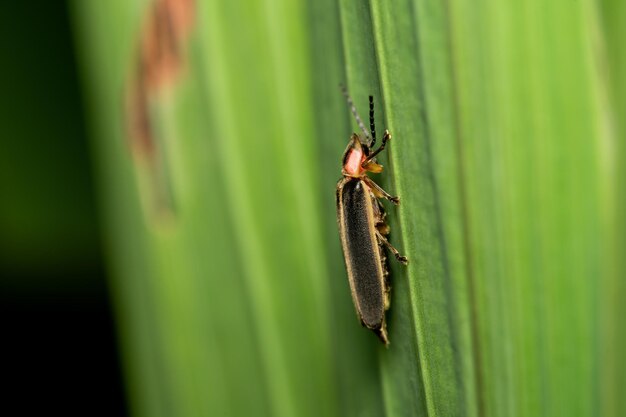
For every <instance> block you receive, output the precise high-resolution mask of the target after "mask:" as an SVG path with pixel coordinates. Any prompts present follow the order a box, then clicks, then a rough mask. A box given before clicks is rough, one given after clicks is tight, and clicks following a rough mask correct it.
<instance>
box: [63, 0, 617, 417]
mask: <svg viewBox="0 0 626 417" xmlns="http://www.w3.org/2000/svg"><path fill="white" fill-rule="evenodd" d="M156 1H157V0H155V1H148V0H141V1H140V0H137V1H131V2H127V1H122V0H112V1H108V2H83V1H75V2H74V3H73V4H74V11H75V22H76V33H77V46H78V48H79V51H80V52H81V56H82V61H81V62H82V72H83V74H84V80H85V82H84V85H85V94H86V96H87V97H88V101H89V104H90V106H89V107H90V114H91V120H90V124H91V127H92V131H93V136H94V140H93V154H94V160H95V161H96V164H97V168H98V173H99V181H100V195H101V207H102V213H103V216H104V224H105V235H106V239H107V241H106V247H107V248H108V254H109V262H110V275H111V287H112V294H113V298H114V301H115V304H116V311H117V323H118V327H119V331H120V335H121V340H122V351H123V356H124V364H125V365H124V366H125V370H126V375H127V384H128V393H129V398H130V404H131V407H132V413H133V415H138V416H170V415H171V416H202V415H206V416H209V415H216V416H250V415H254V416H264V415H266V416H289V417H291V416H309V415H310V416H320V415H322V416H359V417H361V416H371V417H376V416H382V415H386V416H429V417H434V416H494V417H500V416H551V417H552V416H568V417H569V416H595V415H606V416H620V415H623V414H624V412H626V405H625V403H624V399H623V396H622V395H620V392H621V391H620V390H621V388H620V387H622V385H623V382H624V381H625V380H626V367H625V366H624V364H625V362H624V360H623V353H624V350H625V349H626V342H625V341H626V338H625V336H624V335H625V334H626V332H624V329H623V326H622V325H621V321H620V317H622V316H623V314H622V313H624V311H623V309H624V307H623V303H621V302H620V300H621V298H622V296H623V295H624V294H625V293H626V288H625V286H624V284H623V282H622V281H623V279H622V278H623V276H624V273H625V272H626V264H625V263H624V260H623V256H621V250H622V249H623V248H624V244H625V242H624V236H626V233H624V232H625V231H626V223H625V222H624V220H623V216H622V215H623V213H625V212H626V203H625V202H626V197H625V196H626V193H624V189H623V187H622V186H621V182H620V179H623V178H624V175H623V174H624V168H623V165H624V164H623V163H621V162H622V161H623V160H624V157H625V156H626V153H625V148H624V141H623V139H624V138H625V137H626V130H625V129H624V123H623V120H621V118H620V115H621V114H624V112H623V111H622V110H624V109H626V105H625V102H624V97H626V90H624V88H625V86H626V79H625V78H624V74H625V72H624V71H623V70H624V68H625V67H624V62H626V61H624V57H625V56H626V55H625V54H624V52H623V48H622V45H621V43H620V42H621V40H622V38H623V34H624V29H623V28H624V27H625V26H624V25H623V23H624V21H625V20H624V19H625V16H626V8H625V7H624V6H622V5H621V3H620V2H617V1H611V0H606V1H603V2H599V3H596V2H593V1H591V0H583V1H580V2H576V3H572V2H570V1H566V0H556V1H554V2H550V3H545V2H541V1H539V0H530V1H526V2H519V3H510V2H499V1H496V0H478V1H473V2H468V1H463V0H448V1H436V0H396V1H393V2H392V1H383V0H371V1H366V0H356V1H355V0H319V1H315V2H306V1H303V0H298V1H289V0H256V1H251V2H246V3H245V5H244V4H243V3H240V2H218V1H212V0H196V1H195V13H194V26H193V30H192V31H191V35H190V36H189V38H188V39H187V41H186V43H185V47H184V48H182V49H181V57H182V59H184V66H183V70H182V72H181V74H182V75H181V76H180V77H179V78H178V79H177V80H176V82H175V83H173V84H172V85H171V86H170V87H168V88H165V89H163V91H159V92H158V95H157V96H156V98H155V99H154V102H153V103H151V106H150V109H149V110H150V116H151V118H150V120H151V123H152V126H153V128H154V131H155V132H156V133H155V137H156V138H157V146H158V149H159V159H158V160H157V161H158V162H157V163H156V164H155V166H157V167H158V169H157V168H154V166H151V165H150V164H142V163H141V162H140V161H139V162H138V160H137V158H133V157H132V156H131V153H130V152H129V149H128V146H127V143H126V141H127V140H128V138H127V132H126V130H125V123H126V121H125V115H124V114H125V113H124V106H123V103H124V97H125V94H126V92H127V89H128V80H129V77H130V74H132V71H133V65H134V64H136V62H137V48H138V39H139V37H140V35H141V30H142V27H145V26H144V25H143V24H142V22H143V21H144V19H145V18H146V16H147V15H148V13H149V10H150V8H151V7H153V5H154V4H155V2H156ZM160 1H163V0H160ZM112 22H115V25H114V26H115V28H114V29H112ZM339 84H345V85H347V87H348V89H349V91H350V93H351V95H352V97H353V99H354V101H355V103H356V106H357V108H358V110H359V111H360V113H361V115H363V116H367V110H368V108H367V103H368V95H373V96H374V98H375V102H376V108H375V110H376V116H377V120H376V121H377V127H378V133H379V136H382V132H383V129H389V130H390V131H391V133H392V135H393V139H392V140H391V142H390V144H389V145H388V149H387V151H385V154H386V155H385V154H383V156H381V158H380V161H381V162H382V163H383V164H384V165H385V167H386V170H385V172H384V173H383V174H381V175H376V176H374V177H375V178H374V179H375V181H377V182H378V183H379V184H380V185H381V186H383V188H385V189H386V190H388V191H389V192H390V193H392V194H395V195H399V196H400V197H401V199H402V203H401V205H400V206H399V207H392V206H388V210H387V211H388V219H389V220H390V226H391V235H390V240H391V242H392V243H393V244H394V245H395V246H396V247H397V248H398V249H399V250H400V251H401V252H403V253H404V254H405V255H406V256H407V257H408V258H409V259H410V264H409V265H408V267H403V266H401V265H399V264H397V263H395V260H393V259H391V260H390V261H389V262H390V266H391V271H392V299H391V309H390V310H389V312H388V316H387V318H388V326H389V333H390V341H391V345H390V347H389V349H385V348H384V347H383V346H382V345H380V343H379V342H378V341H377V340H376V337H375V336H374V335H373V334H372V333H371V332H369V331H367V330H365V329H363V328H361V326H359V323H358V319H357V318H356V316H355V312H354V307H353V304H352V300H351V298H350V290H349V286H348V283H347V279H346V272H345V268H344V265H343V259H342V256H341V249H340V244H339V239H338V236H337V230H336V218H335V184H336V181H337V180H338V179H339V177H340V172H341V167H340V158H341V153H342V151H343V149H344V147H345V145H346V143H347V141H348V138H349V135H350V133H351V132H352V131H358V127H357V126H356V123H355V122H354V120H352V116H351V115H350V112H349V109H348V108H347V106H346V105H345V101H344V99H343V98H342V97H341V94H340V91H339ZM159 192H160V193H161V194H163V195H170V196H171V197H170V198H171V203H165V204H166V207H165V209H164V211H165V212H167V213H169V214H168V215H167V216H162V215H160V214H159V212H158V210H157V212H156V213H155V210H154V207H152V206H151V204H152V203H151V201H152V200H151V196H152V197H154V196H155V195H157V196H158V195H160V194H159ZM151 207H152V208H151Z"/></svg>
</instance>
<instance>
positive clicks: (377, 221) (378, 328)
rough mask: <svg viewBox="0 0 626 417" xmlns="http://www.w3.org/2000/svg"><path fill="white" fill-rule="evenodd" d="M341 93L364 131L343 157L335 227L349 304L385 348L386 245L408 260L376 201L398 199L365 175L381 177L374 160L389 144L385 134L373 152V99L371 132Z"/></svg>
mask: <svg viewBox="0 0 626 417" xmlns="http://www.w3.org/2000/svg"><path fill="white" fill-rule="evenodd" d="M342 92H343V94H344V95H345V97H346V99H347V100H348V105H349V106H350V110H351V111H352V114H353V115H354V118H355V119H356V121H357V124H358V125H359V127H360V128H361V131H362V132H363V136H360V135H358V134H356V133H353V134H352V136H351V137H350V143H348V147H347V148H346V150H345V152H344V154H343V164H342V170H341V173H342V175H343V177H342V178H341V179H340V180H339V182H338V183H337V224H338V225H339V237H340V239H341V246H342V248H343V255H344V259H345V262H346V269H347V272H348V281H349V282H350V289H351V291H352V300H353V301H354V306H355V307H356V311H357V315H358V316H359V319H360V320H361V324H362V325H363V326H365V327H367V328H368V329H371V330H373V331H374V333H376V335H377V336H378V337H379V338H380V340H381V341H382V342H383V343H384V344H385V345H386V346H388V345H389V338H388V336H387V327H386V323H385V311H386V310H387V309H388V308H389V291H390V286H389V271H388V270H387V265H386V262H387V258H386V256H385V250H384V248H383V247H384V246H386V247H387V248H388V249H389V250H390V251H391V252H392V253H393V254H394V256H395V257H396V259H397V260H398V261H400V262H401V263H402V264H404V265H406V264H407V263H408V260H407V258H406V257H404V256H402V255H400V253H399V252H398V251H397V250H396V248H394V247H393V246H392V245H391V243H389V241H388V240H387V237H386V236H387V235H388V234H389V226H388V225H387V223H385V216H386V213H385V210H384V208H383V205H382V203H381V202H380V200H379V198H386V199H387V200H389V201H391V202H392V203H393V204H395V205H398V204H400V198H399V197H393V196H391V195H390V194H388V193H387V192H386V191H385V190H383V189H382V188H381V187H380V186H379V185H378V184H376V183H375V182H374V181H372V179H371V178H369V177H368V176H367V173H368V172H373V173H380V172H382V170H383V166H382V165H380V164H378V163H376V155H378V154H379V153H380V152H381V151H382V150H383V149H385V145H386V144H387V142H388V141H389V140H390V139H391V133H389V131H387V130H385V133H384V135H383V139H382V143H381V144H380V146H379V148H378V149H376V150H375V151H371V149H373V148H374V145H375V144H376V127H375V124H374V98H373V97H372V96H369V104H370V131H369V132H368V131H367V130H366V129H365V126H364V125H363V121H362V120H361V118H360V117H359V114H358V113H357V111H356V107H355V106H354V103H353V102H352V99H351V98H350V96H349V95H348V92H347V91H346V90H345V88H343V87H342Z"/></svg>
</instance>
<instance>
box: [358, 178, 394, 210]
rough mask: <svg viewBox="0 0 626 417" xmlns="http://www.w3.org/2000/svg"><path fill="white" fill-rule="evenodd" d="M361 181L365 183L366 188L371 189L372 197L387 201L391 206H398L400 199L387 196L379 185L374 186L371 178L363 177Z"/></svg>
mask: <svg viewBox="0 0 626 417" xmlns="http://www.w3.org/2000/svg"><path fill="white" fill-rule="evenodd" d="M363 181H365V183H366V184H367V186H368V187H370V188H371V189H372V192H373V193H374V195H375V196H376V197H378V198H386V199H387V200H389V201H391V202H392V203H393V204H395V205H396V206H397V205H398V204H400V197H394V196H392V195H391V194H389V193H388V192H387V191H385V190H383V189H382V188H381V187H380V185H378V184H376V183H375V182H374V181H372V179H371V178H369V177H363Z"/></svg>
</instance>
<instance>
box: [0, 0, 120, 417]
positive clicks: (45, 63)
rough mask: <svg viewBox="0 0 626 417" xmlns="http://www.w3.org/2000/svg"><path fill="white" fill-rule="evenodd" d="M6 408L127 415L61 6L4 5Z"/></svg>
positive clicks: (0, 104) (1, 235)
mask: <svg viewBox="0 0 626 417" xmlns="http://www.w3.org/2000/svg"><path fill="white" fill-rule="evenodd" d="M0 45H1V46H0V52H1V53H2V57H1V58H0V305H1V308H2V329H3V331H2V351H3V355H2V356H3V360H4V361H5V364H4V366H3V372H2V374H3V380H4V381H5V386H8V387H9V389H8V391H7V390H6V388H5V389H4V392H3V394H4V395H3V401H2V405H0V407H1V408H0V414H3V415H35V414H39V413H44V412H45V413H46V415H47V414H50V413H59V414H61V415H64V416H74V415H76V416H78V415H80V416H85V415H89V416H92V415H107V416H123V415H126V406H125V400H124V395H123V385H122V382H121V374H120V365H119V357H118V353H117V341H116V338H115V336H116V334H115V329H114V324H113V318H112V311H111V307H112V306H111V304H110V300H109V297H108V293H107V286H106V278H105V275H106V271H105V268H104V260H103V254H102V251H101V237H100V227H99V224H98V214H97V203H96V201H97V188H96V186H95V184H94V178H93V172H92V166H91V163H90V155H89V143H88V138H87V126H86V122H85V120H84V115H83V106H82V100H83V98H82V97H81V89H80V79H79V73H78V68H77V59H76V56H75V51H74V40H73V34H72V22H71V16H70V14H69V9H68V5H67V4H66V3H65V2H36V3H35V4H33V3H30V2H8V1H4V2H0Z"/></svg>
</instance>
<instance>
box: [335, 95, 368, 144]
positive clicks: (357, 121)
mask: <svg viewBox="0 0 626 417" xmlns="http://www.w3.org/2000/svg"><path fill="white" fill-rule="evenodd" d="M339 87H340V88H341V93H342V94H343V95H344V97H345V98H346V101H347V102H348V106H350V111H351V112H352V115H353V116H354V118H355V119H356V123H357V124H358V125H359V128H361V130H362V131H363V133H364V134H365V137H366V138H367V140H368V142H370V141H371V140H372V137H371V136H370V133H369V132H368V131H367V129H365V125H364V124H363V120H361V117H360V116H359V113H358V112H357V111H356V106H355V105H354V102H353V101H352V98H350V94H348V90H347V89H346V87H345V86H344V85H343V84H341V85H339Z"/></svg>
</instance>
